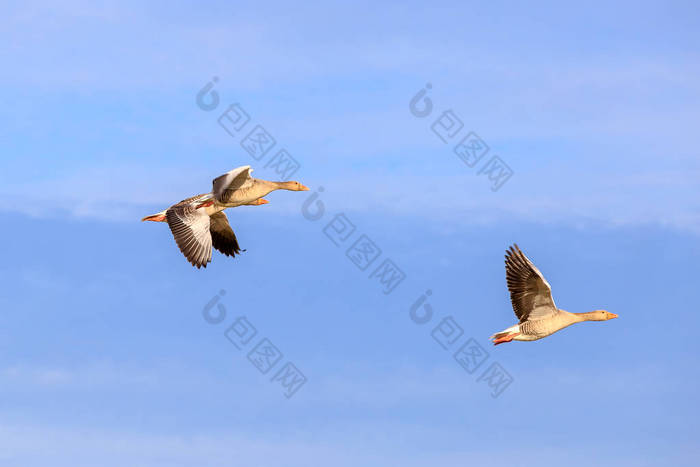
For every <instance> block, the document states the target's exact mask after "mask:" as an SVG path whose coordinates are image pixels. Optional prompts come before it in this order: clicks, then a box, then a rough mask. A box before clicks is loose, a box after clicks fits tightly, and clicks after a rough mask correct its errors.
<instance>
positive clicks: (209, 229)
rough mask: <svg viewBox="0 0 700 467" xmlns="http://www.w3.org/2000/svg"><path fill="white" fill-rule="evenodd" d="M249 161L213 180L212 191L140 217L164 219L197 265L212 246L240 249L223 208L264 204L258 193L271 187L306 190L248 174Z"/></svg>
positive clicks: (208, 256) (229, 252)
mask: <svg viewBox="0 0 700 467" xmlns="http://www.w3.org/2000/svg"><path fill="white" fill-rule="evenodd" d="M251 172H252V169H251V168H250V166H249V165H246V166H243V167H239V168H237V169H234V170H232V171H230V172H227V173H225V174H224V175H222V176H220V177H217V178H215V179H214V181H213V191H212V192H211V193H206V194H202V195H197V196H193V197H191V198H187V199H185V200H182V201H180V202H179V203H177V204H174V205H172V206H170V207H169V208H168V209H166V210H164V211H161V212H159V213H156V214H152V215H150V216H146V217H144V218H143V219H141V220H142V221H153V222H167V223H168V226H169V227H170V231H171V232H172V234H173V237H175V243H177V246H178V247H179V248H180V251H181V252H182V254H184V255H185V258H187V260H188V261H189V262H190V263H191V264H192V266H196V267H197V269H199V268H201V267H202V266H204V267H205V268H206V267H207V264H208V263H210V262H211V248H212V246H213V247H214V248H216V249H217V250H219V251H220V252H221V253H223V254H225V255H226V256H236V255H237V254H240V252H241V251H245V250H241V248H240V246H239V245H238V240H237V239H236V235H235V234H234V233H233V229H232V228H231V226H230V225H229V223H228V219H227V218H226V214H224V213H223V210H224V209H226V208H229V207H236V206H243V205H250V206H257V205H261V204H267V203H268V201H267V200H265V199H263V198H262V197H263V196H265V195H267V194H268V193H270V192H271V191H274V190H290V191H306V190H308V188H306V187H305V186H304V185H302V184H301V183H299V182H270V181H267V180H261V179H257V178H252V177H251V176H250V173H251Z"/></svg>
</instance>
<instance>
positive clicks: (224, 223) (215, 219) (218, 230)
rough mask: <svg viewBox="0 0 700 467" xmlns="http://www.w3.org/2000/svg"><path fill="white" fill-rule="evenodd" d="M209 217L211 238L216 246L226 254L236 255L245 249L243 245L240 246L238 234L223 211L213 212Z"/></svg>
mask: <svg viewBox="0 0 700 467" xmlns="http://www.w3.org/2000/svg"><path fill="white" fill-rule="evenodd" d="M209 219H210V228H209V229H210V231H211V240H212V244H213V245H214V248H216V249H217V250H219V251H220V252H221V253H223V254H225V255H226V256H236V255H237V254H240V253H241V251H245V250H241V247H240V246H238V240H237V239H236V234H235V233H233V229H232V228H231V225H230V224H229V223H228V218H227V217H226V214H224V212H223V211H219V212H217V213H216V214H212V215H211V216H210V218H209Z"/></svg>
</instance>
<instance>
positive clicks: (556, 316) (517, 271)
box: [491, 244, 617, 345]
mask: <svg viewBox="0 0 700 467" xmlns="http://www.w3.org/2000/svg"><path fill="white" fill-rule="evenodd" d="M506 283H507V284H508V290H509V291H510V301H511V303H512V305H513V311H514V312H515V316H516V317H517V318H518V320H519V323H518V324H516V325H514V326H511V327H509V328H508V329H505V330H503V331H501V332H498V333H496V334H494V335H493V336H491V339H492V340H493V343H494V345H498V344H503V343H504V342H511V341H513V340H516V341H536V340H538V339H542V338H543V337H547V336H549V335H551V334H554V333H555V332H557V331H559V330H561V329H564V328H565V327H567V326H570V325H572V324H574V323H580V322H583V321H607V320H609V319H613V318H617V315H616V314H615V313H609V312H607V311H605V310H595V311H591V312H588V313H569V312H568V311H564V310H561V309H559V308H557V306H556V305H555V304H554V298H552V288H551V287H550V285H549V282H547V279H545V278H544V276H543V275H542V273H541V272H540V270H539V269H537V267H536V266H535V265H534V264H533V263H532V261H530V259H529V258H528V257H527V256H525V254H524V253H523V252H522V251H521V250H520V248H518V245H517V244H514V245H513V246H511V247H510V249H508V250H506Z"/></svg>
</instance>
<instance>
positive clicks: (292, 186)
mask: <svg viewBox="0 0 700 467" xmlns="http://www.w3.org/2000/svg"><path fill="white" fill-rule="evenodd" d="M280 188H281V189H283V190H289V191H309V188H308V187H305V186H304V185H302V184H301V183H299V182H282V183H281V184H280Z"/></svg>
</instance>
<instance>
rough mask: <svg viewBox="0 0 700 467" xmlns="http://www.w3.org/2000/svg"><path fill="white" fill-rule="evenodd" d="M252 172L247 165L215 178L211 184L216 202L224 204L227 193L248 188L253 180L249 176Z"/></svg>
mask: <svg viewBox="0 0 700 467" xmlns="http://www.w3.org/2000/svg"><path fill="white" fill-rule="evenodd" d="M252 172H253V169H251V168H250V166H249V165H244V166H242V167H238V168H237V169H233V170H231V171H230V172H226V173H225V174H223V175H220V176H218V177H216V178H215V179H214V181H213V182H212V184H213V190H212V193H214V197H215V198H216V199H217V201H220V202H224V200H225V199H226V198H227V193H226V192H227V191H235V190H240V189H241V188H247V187H249V186H250V185H251V184H252V183H253V178H252V177H251V176H250V174H251V173H252Z"/></svg>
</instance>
